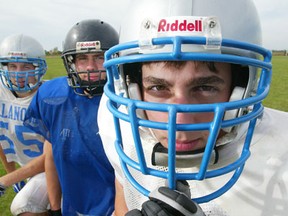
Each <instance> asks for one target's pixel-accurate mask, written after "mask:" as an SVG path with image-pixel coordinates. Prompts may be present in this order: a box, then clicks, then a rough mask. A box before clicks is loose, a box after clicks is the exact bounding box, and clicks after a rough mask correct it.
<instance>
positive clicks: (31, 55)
mask: <svg viewBox="0 0 288 216" xmlns="http://www.w3.org/2000/svg"><path fill="white" fill-rule="evenodd" d="M11 62H14V63H28V64H32V65H33V66H34V67H35V69H34V70H27V71H8V67H7V65H8V63H11ZM46 70H47V64H46V59H45V51H44V49H43V47H42V45H41V44H40V43H39V42H38V41H36V40H35V39H34V38H32V37H30V36H27V35H23V34H16V35H11V36H8V37H6V38H5V39H4V40H3V41H2V43H1V45H0V74H1V81H2V83H3V84H4V86H5V87H6V88H8V89H9V90H11V91H16V92H27V91H31V90H32V89H34V88H36V87H38V86H39V85H40V84H41V82H42V78H43V76H44V75H45V73H46ZM32 77H34V78H35V79H32V80H33V83H31V81H29V80H31V78H32ZM29 78H30V79H29ZM12 79H15V81H16V82H14V83H13V82H12ZM23 80H24V81H23ZM20 82H21V83H23V82H24V85H23V84H20Z"/></svg>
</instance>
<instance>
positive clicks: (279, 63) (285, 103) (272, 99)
mask: <svg viewBox="0 0 288 216" xmlns="http://www.w3.org/2000/svg"><path fill="white" fill-rule="evenodd" d="M47 64H48V70H47V73H46V75H45V77H44V79H47V80H49V79H52V78H54V77H58V76H64V75H66V72H65V68H64V66H63V63H62V60H61V58H60V56H49V57H47ZM272 64H273V75H272V84H271V90H270V93H269V96H268V97H267V98H266V99H265V101H264V105H265V106H267V107H271V108H274V109H278V110H282V111H286V112H288V90H287V84H288V56H273V60H272ZM4 174H5V171H4V169H3V166H2V164H1V163H0V176H2V175H4ZM14 196H15V193H14V191H13V189H12V188H9V189H8V190H7V193H6V194H5V195H4V196H3V197H1V198H0V216H11V213H10V204H11V202H12V200H13V197H14Z"/></svg>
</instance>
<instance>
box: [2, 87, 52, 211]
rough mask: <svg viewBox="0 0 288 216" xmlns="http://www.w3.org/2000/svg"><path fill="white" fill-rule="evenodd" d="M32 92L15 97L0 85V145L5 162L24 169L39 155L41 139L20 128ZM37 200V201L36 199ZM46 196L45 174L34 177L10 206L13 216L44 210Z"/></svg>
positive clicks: (32, 132)
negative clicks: (21, 96)
mask: <svg viewBox="0 0 288 216" xmlns="http://www.w3.org/2000/svg"><path fill="white" fill-rule="evenodd" d="M34 95H35V93H33V94H31V95H29V96H27V97H23V98H18V97H15V95H13V93H12V92H11V91H10V90H8V89H7V88H5V87H4V86H3V84H2V82H0V144H1V147H2V149H3V152H4V154H5V156H6V159H7V161H8V162H12V161H13V162H16V163H18V164H19V165H20V166H24V165H25V164H27V163H28V162H29V161H31V160H32V159H34V158H35V157H37V156H39V155H41V154H42V153H43V142H44V140H45V139H44V137H43V136H41V135H40V134H38V133H35V132H34V131H32V130H31V129H29V128H27V127H25V126H24V125H23V121H24V118H25V113H26V112H27V108H28V106H29V104H30V102H31V100H32V98H33V96H34ZM39 197H41V199H39ZM48 203H49V201H48V196H47V187H46V178H45V174H44V173H41V174H38V175H36V176H34V177H32V178H30V180H29V181H28V182H27V184H26V185H25V187H24V188H23V189H22V190H21V191H20V192H19V193H17V195H16V196H15V198H14V199H13V202H12V205H11V212H12V214H13V215H18V214H20V213H23V212H33V213H41V212H44V211H46V209H47V206H48Z"/></svg>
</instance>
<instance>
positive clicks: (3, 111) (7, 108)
mask: <svg viewBox="0 0 288 216" xmlns="http://www.w3.org/2000/svg"><path fill="white" fill-rule="evenodd" d="M26 111H27V108H26V107H20V106H15V105H13V104H11V105H7V104H5V103H1V106H0V117H2V118H9V119H12V120H16V121H22V122H23V121H24V118H25V113H26Z"/></svg>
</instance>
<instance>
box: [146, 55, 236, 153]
mask: <svg viewBox="0 0 288 216" xmlns="http://www.w3.org/2000/svg"><path fill="white" fill-rule="evenodd" d="M209 68H210V69H209ZM142 79H143V99H144V101H147V102H157V103H167V104H210V103H218V102H226V101H228V100H229V98H230V92H231V79H232V78H231V66H230V64H226V63H215V67H214V69H211V67H208V65H207V64H206V63H204V62H192V61H189V62H187V63H186V64H184V65H182V66H181V67H175V66H173V65H172V66H171V65H166V64H165V63H164V62H159V63H150V64H144V65H143V66H142ZM146 115H147V118H148V119H149V120H151V121H156V122H167V121H168V115H167V113H164V112H156V111H146ZM213 117H214V114H213V113H194V114H191V113H178V114H177V121H176V122H177V123H178V124H193V123H204V122H210V121H212V120H213ZM153 132H154V134H155V136H156V137H157V139H158V140H159V141H160V142H161V144H162V145H163V146H164V147H166V148H167V146H168V135H167V131H163V130H156V129H153ZM208 135H209V132H208V131H178V132H177V133H176V151H178V152H179V151H192V150H197V149H201V148H203V147H205V145H206V142H207V138H208Z"/></svg>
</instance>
